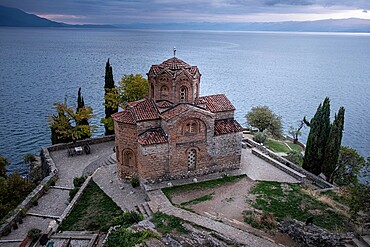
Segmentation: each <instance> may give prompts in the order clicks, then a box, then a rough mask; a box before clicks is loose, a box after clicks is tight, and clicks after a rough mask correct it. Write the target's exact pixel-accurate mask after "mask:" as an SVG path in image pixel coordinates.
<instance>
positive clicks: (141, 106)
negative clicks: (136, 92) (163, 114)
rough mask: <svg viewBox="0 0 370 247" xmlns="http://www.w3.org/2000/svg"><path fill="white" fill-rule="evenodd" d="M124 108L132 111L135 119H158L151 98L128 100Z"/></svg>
mask: <svg viewBox="0 0 370 247" xmlns="http://www.w3.org/2000/svg"><path fill="white" fill-rule="evenodd" d="M126 109H128V110H130V111H131V112H132V114H133V117H134V119H135V121H144V120H154V119H159V112H158V110H157V107H156V105H155V103H154V101H153V100H151V99H141V100H138V101H134V102H130V103H128V104H127V106H126Z"/></svg>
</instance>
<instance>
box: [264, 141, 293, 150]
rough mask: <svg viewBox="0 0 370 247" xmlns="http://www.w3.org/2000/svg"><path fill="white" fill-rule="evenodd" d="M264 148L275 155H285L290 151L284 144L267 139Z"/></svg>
mask: <svg viewBox="0 0 370 247" xmlns="http://www.w3.org/2000/svg"><path fill="white" fill-rule="evenodd" d="M266 146H267V148H268V149H270V150H272V151H273V152H277V153H287V152H289V151H290V149H289V148H288V147H287V146H286V145H285V144H284V142H280V141H277V140H274V139H268V140H267V141H266Z"/></svg>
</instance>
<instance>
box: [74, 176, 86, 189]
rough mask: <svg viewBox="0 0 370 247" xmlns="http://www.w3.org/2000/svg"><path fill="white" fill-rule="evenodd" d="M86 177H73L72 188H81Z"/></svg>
mask: <svg viewBox="0 0 370 247" xmlns="http://www.w3.org/2000/svg"><path fill="white" fill-rule="evenodd" d="M85 180H86V177H75V178H73V186H74V187H81V186H82V184H83V183H84V182H85Z"/></svg>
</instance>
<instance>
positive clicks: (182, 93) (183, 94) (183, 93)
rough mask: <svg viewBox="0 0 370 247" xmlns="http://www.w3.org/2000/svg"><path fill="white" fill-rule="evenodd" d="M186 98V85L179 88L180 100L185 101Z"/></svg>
mask: <svg viewBox="0 0 370 247" xmlns="http://www.w3.org/2000/svg"><path fill="white" fill-rule="evenodd" d="M187 100H188V89H187V87H185V86H184V87H181V88H180V102H186V101H187Z"/></svg>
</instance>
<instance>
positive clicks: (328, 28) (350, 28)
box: [115, 18, 370, 32]
mask: <svg viewBox="0 0 370 247" xmlns="http://www.w3.org/2000/svg"><path fill="white" fill-rule="evenodd" d="M115 26H116V27H120V28H125V29H157V30H216V31H218V30H219V31H221V30H225V31H292V32H370V20H367V19H357V18H350V19H329V20H319V21H287V22H247V23H211V22H194V23H133V24H115Z"/></svg>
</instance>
